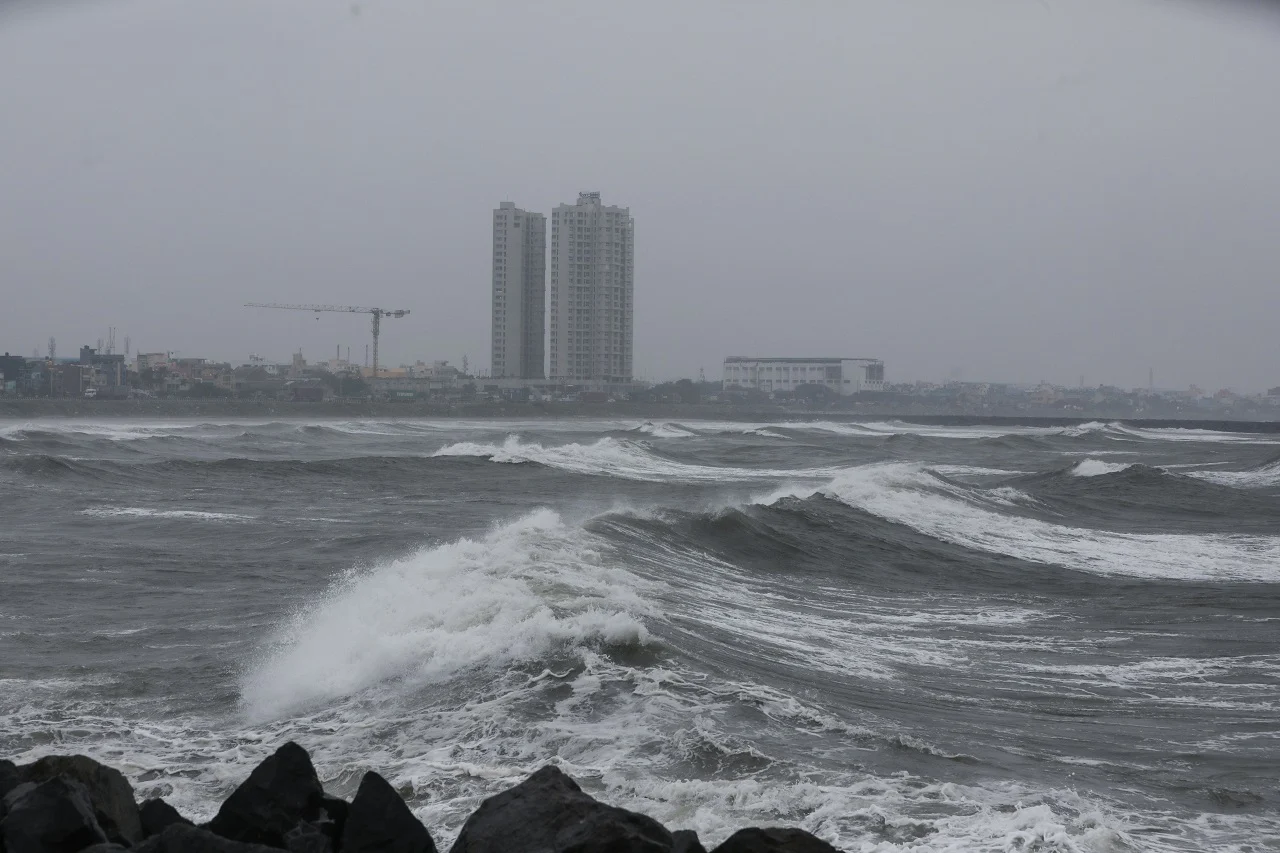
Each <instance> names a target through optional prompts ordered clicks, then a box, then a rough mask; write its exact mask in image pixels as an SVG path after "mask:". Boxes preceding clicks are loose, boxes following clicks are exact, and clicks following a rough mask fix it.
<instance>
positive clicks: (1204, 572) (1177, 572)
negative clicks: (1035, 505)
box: [825, 463, 1280, 582]
mask: <svg viewBox="0 0 1280 853" xmlns="http://www.w3.org/2000/svg"><path fill="white" fill-rule="evenodd" d="M825 491H826V493H827V494H829V495H830V496H831V497H834V498H837V499H839V500H842V501H845V502H846V503H848V504H850V505H851V506H855V507H858V508H859V509H863V510H866V511H868V512H871V513H874V514H875V515H879V516H881V517H882V518H885V519H888V520H890V521H894V522H898V523H901V524H905V525H907V526H909V527H912V528H914V529H916V530H918V531H920V532H921V533H924V534H926V535H929V536H933V537H935V538H938V539H942V540H944V541H948V542H954V543H956V544H958V545H963V546H965V547H969V548H975V549H978V550H981V551H989V552H991V553H997V554H1007V555H1009V556H1012V557H1017V558H1020V559H1023V560H1029V561H1031V562H1037V563H1051V564H1055V565H1060V566H1065V567H1067V568H1071V569H1077V570H1080V571H1086V572H1094V573H1097V574H1104V575H1131V576H1135V577H1160V578H1174V579H1185V580H1256V581H1266V582H1272V581H1276V580H1278V579H1280V538H1278V537H1275V536H1246V535H1228V534H1202V535H1192V534H1124V533H1112V532H1108V531H1101V530H1092V529H1088V528H1081V527H1068V526H1065V525H1057V524H1050V523H1048V522H1044V521H1039V520H1037V519H1030V518H1017V517H1013V516H1008V515H1004V514H1002V513H999V512H995V511H991V510H989V509H986V508H984V507H983V506H981V502H982V501H981V498H980V496H978V495H976V494H975V493H974V492H973V491H970V490H967V489H965V488H964V487H959V486H952V485H950V484H947V483H945V482H944V481H941V480H939V479H938V478H937V477H935V476H933V475H932V474H930V473H929V472H928V471H927V470H926V469H925V468H924V467H923V466H921V465H916V464H909V463H885V464H877V465H867V466H863V467H860V468H853V469H849V470H848V471H846V472H845V473H843V474H841V475H840V476H838V477H836V478H835V479H834V480H833V481H832V483H831V484H830V485H829V486H828V487H827V488H826V489H825Z"/></svg>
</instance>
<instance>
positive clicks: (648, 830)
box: [0, 742, 835, 853]
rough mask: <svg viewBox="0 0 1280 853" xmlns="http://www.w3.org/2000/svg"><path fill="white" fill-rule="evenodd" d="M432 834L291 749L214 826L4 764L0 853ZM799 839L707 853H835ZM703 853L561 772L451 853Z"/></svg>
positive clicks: (260, 845)
mask: <svg viewBox="0 0 1280 853" xmlns="http://www.w3.org/2000/svg"><path fill="white" fill-rule="evenodd" d="M437 849H438V848H437V846H436V842H435V840H434V839H432V837H431V833H430V832H429V831H428V830H427V828H426V827H425V826H423V824H422V822H421V821H420V820H419V819H418V818H417V817H416V816H415V815H414V814H413V811H412V810H411V809H410V808H409V806H408V805H406V803H405V801H404V799H403V797H401V796H400V794H399V792H397V791H396V789H395V788H394V787H393V786H392V785H391V784H390V783H389V782H388V781H387V780H386V779H384V778H382V776H380V775H378V774H377V773H374V772H369V773H366V774H365V775H364V777H363V778H362V779H361V781H360V787H359V789H358V790H357V791H356V795H355V797H354V798H353V799H352V801H351V802H350V803H348V802H346V801H345V800H342V799H340V798H337V797H333V796H329V795H326V794H325V792H324V788H323V786H322V785H321V783H320V779H319V777H318V776H317V775H316V771H315V768H314V767H313V766H312V764H311V757H310V756H309V755H308V754H307V751H306V750H304V749H303V748H302V747H300V746H298V745H297V744H295V743H292V742H291V743H286V744H284V745H283V746H281V747H280V748H279V749H278V750H276V752H275V753H273V754H272V755H271V756H270V757H268V758H267V759H266V760H265V761H263V762H262V763H261V764H259V765H258V766H257V767H256V768H254V770H253V772H252V773H250V774H249V778H248V779H246V780H245V781H244V782H243V783H242V784H241V785H240V786H239V787H237V788H236V789H235V791H233V792H232V793H231V795H230V796H229V797H228V798H227V799H226V801H225V802H224V803H223V804H222V807H221V808H220V809H219V810H218V813H217V815H216V816H215V817H214V819H213V820H211V821H210V822H209V823H208V824H206V825H204V826H196V825H194V824H193V823H192V821H190V820H189V819H187V818H186V817H184V816H183V815H182V814H180V813H179V812H178V811H177V810H176V809H175V808H173V807H172V806H171V805H169V804H168V803H166V802H165V801H164V800H161V799H151V800H147V801H145V802H143V803H142V804H141V805H138V804H137V803H135V802H134V798H133V788H132V787H131V786H130V785H129V782H128V780H127V779H126V778H125V777H124V775H123V774H121V773H120V772H119V771H117V770H115V769H113V768H110V767H107V766H105V765H102V764H99V763H98V762H96V761H93V760H92V759H89V758H86V757H84V756H47V757H45V758H42V759H40V760H39V761H36V762H34V763H32V764H27V765H17V764H14V763H13V762H11V761H6V760H0V853H120V851H137V852H138V853H267V851H272V850H288V851H291V853H436V851H437ZM834 849H835V848H833V847H831V845H829V844H827V843H826V842H824V841H822V840H821V839H818V838H816V837H814V836H812V835H810V834H809V833H807V832H804V831H803V830H800V829H787V828H770V829H744V830H741V831H739V832H737V833H735V834H734V835H733V836H731V837H730V838H729V839H728V840H727V841H725V842H724V843H723V844H721V845H720V846H719V847H717V848H715V850H713V851H712V853H831V851H834ZM525 851H527V853H706V848H705V847H704V846H703V844H702V843H701V842H700V841H699V839H698V836H697V835H696V834H695V833H694V832H691V831H689V830H678V831H676V832H674V833H673V832H671V831H670V830H668V829H667V828H666V827H664V826H663V825H662V824H660V823H659V822H658V821H656V820H654V819H653V818H651V817H648V816H646V815H643V814H638V813H636V812H632V811H628V810H626V809H622V808H618V807H616V806H611V805H608V804H606V803H602V802H600V801H599V800H597V799H595V798H594V797H592V796H591V795H590V794H588V793H586V792H585V791H583V790H582V788H581V787H579V786H578V783H577V782H575V781H574V780H573V779H571V778H570V777H569V776H567V775H565V774H564V773H563V772H562V771H560V770H559V769H558V768H556V767H551V766H548V767H543V768H542V769H541V770H539V771H537V772H536V773H534V774H533V775H532V776H530V777H529V778H528V779H526V780H524V781H523V782H521V783H520V784H518V785H516V786H514V787H512V788H510V789H508V790H506V791H503V792H502V793H500V794H496V795H494V796H492V797H490V798H488V799H487V800H485V801H484V802H483V803H481V804H480V807H479V808H478V809H476V811H475V813H473V814H472V815H471V817H469V818H468V819H467V821H466V823H465V824H464V825H463V827H462V830H461V831H460V832H459V834H458V838H457V840H456V841H455V842H454V844H453V846H452V848H450V853H524V852H525Z"/></svg>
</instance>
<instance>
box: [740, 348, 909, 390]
mask: <svg viewBox="0 0 1280 853" xmlns="http://www.w3.org/2000/svg"><path fill="white" fill-rule="evenodd" d="M801 385H825V386H826V387H828V388H830V389H831V390H832V391H835V392H836V393H838V394H841V395H845V396H847V395H850V394H857V393H858V392H859V391H883V390H884V362H883V361H881V360H880V359H878V358H748V357H746V356H730V357H728V358H726V359H725V360H724V387H725V390H726V391H728V390H731V389H732V388H734V387H738V388H747V389H754V390H756V391H763V392H765V393H766V394H770V393H773V392H774V391H794V390H795V389H796V388H799V387H800V386H801Z"/></svg>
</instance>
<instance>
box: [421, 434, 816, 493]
mask: <svg viewBox="0 0 1280 853" xmlns="http://www.w3.org/2000/svg"><path fill="white" fill-rule="evenodd" d="M432 455H433V456H475V457H480V458H482V459H488V460H490V461H491V462H506V463H520V462H536V463H539V464H541V465H547V466H549V467H552V468H559V469H561V470H563V471H572V472H575V473H578V474H599V475H608V476H614V477H622V478H624V479H628V480H646V481H651V482H662V481H668V480H675V481H686V482H742V481H750V480H761V479H779V478H787V477H809V478H821V477H827V476H831V474H832V473H834V472H835V471H836V470H838V469H834V468H812V469H801V470H786V469H782V470H777V469H773V470H769V469H760V468H728V467H716V466H713V465H693V464H689V463H685V462H676V461H674V460H671V459H665V458H663V457H661V456H658V455H657V454H655V453H654V452H653V451H652V450H650V449H649V448H648V447H646V446H644V445H643V444H641V443H637V442H633V441H625V440H619V439H616V438H602V439H599V440H597V441H595V442H593V443H591V444H577V443H574V444H560V445H542V444H536V443H526V442H523V441H521V440H520V437H519V436H516V435H511V436H507V439H506V441H505V442H503V443H502V444H485V443H477V442H470V441H464V442H458V443H457V444H450V445H447V446H445V447H442V448H440V449H439V450H437V451H436V452H435V453H434V454H432Z"/></svg>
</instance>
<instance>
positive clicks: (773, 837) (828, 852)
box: [711, 827, 839, 853]
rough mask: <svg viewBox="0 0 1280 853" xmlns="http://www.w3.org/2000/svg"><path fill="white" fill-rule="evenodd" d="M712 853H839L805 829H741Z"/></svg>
mask: <svg viewBox="0 0 1280 853" xmlns="http://www.w3.org/2000/svg"><path fill="white" fill-rule="evenodd" d="M711 853H839V851H837V850H836V848H834V847H832V846H831V845H830V844H828V843H827V842H825V841H823V840H822V839H821V838H818V837H817V836H815V835H810V834H809V833H807V832H805V831H804V830H803V829H792V828H782V827H771V828H769V829H756V828H754V827H753V828H751V829H740V830H738V831H737V832H735V833H734V834H733V835H730V836H729V839H728V840H727V841H725V843H724V844H721V845H720V846H719V847H717V848H716V849H715V850H712V851H711Z"/></svg>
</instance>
